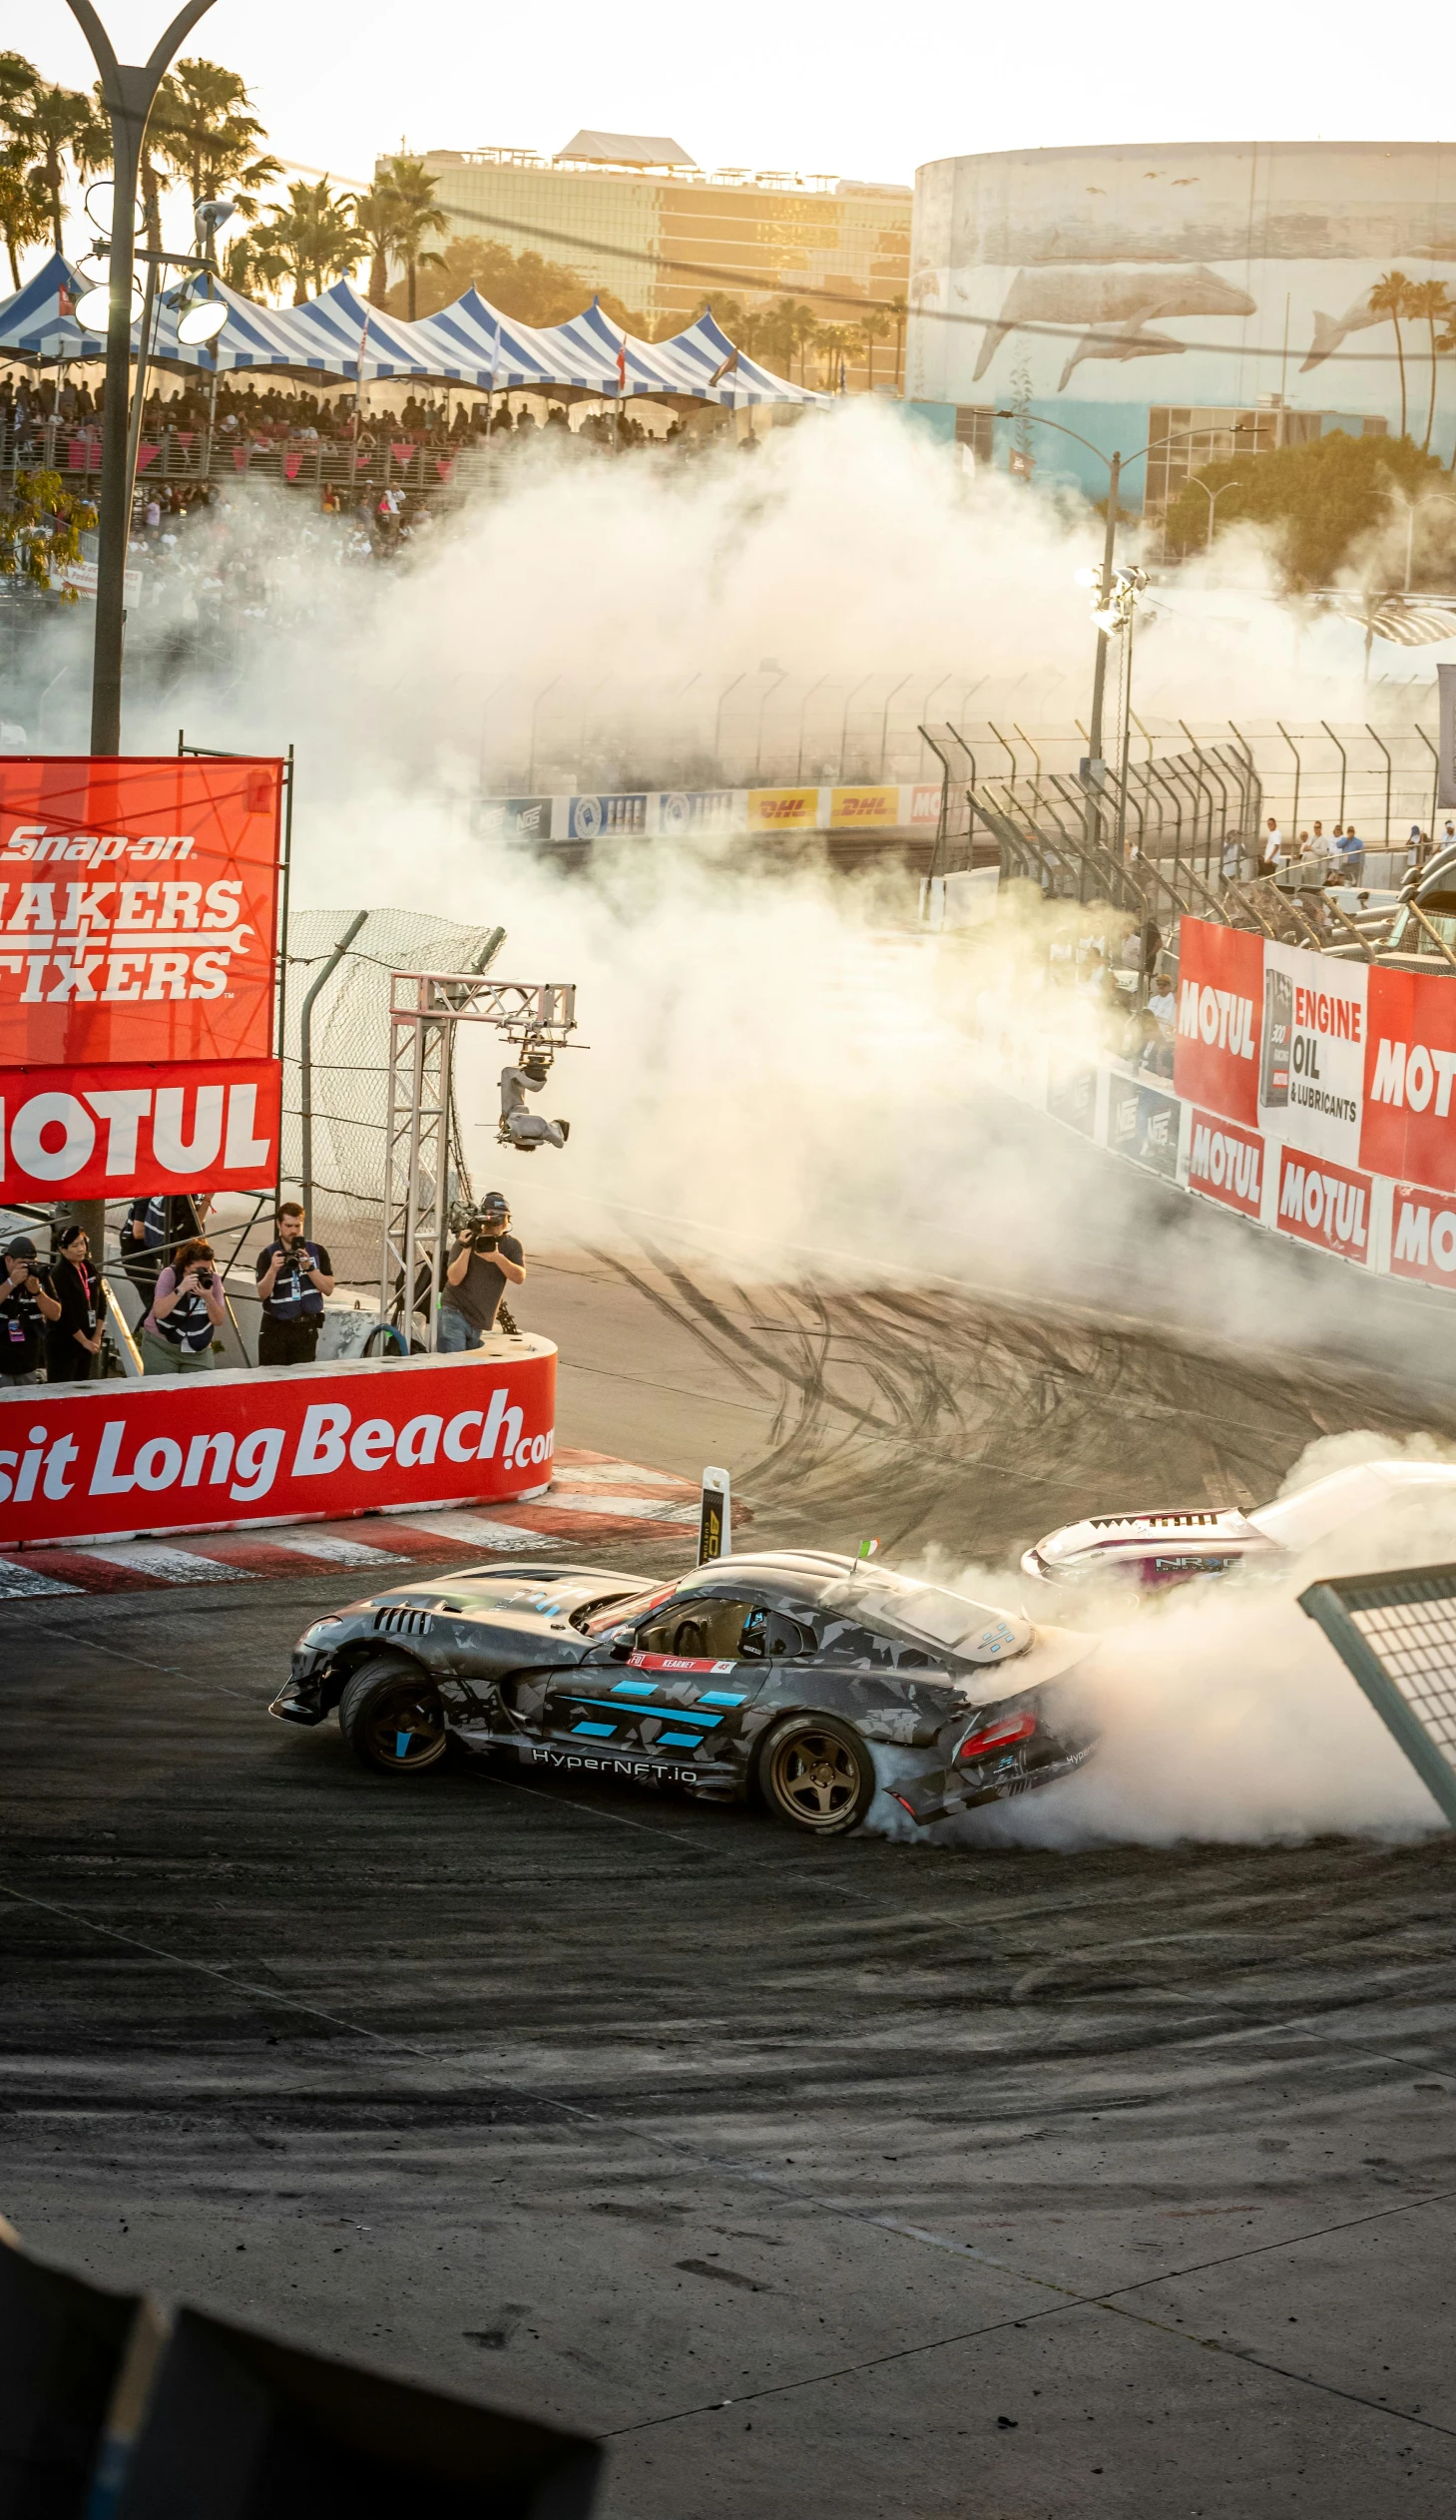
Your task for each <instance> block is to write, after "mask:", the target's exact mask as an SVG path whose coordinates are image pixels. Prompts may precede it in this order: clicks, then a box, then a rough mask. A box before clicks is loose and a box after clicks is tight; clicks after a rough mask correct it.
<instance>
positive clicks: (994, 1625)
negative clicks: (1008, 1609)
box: [844, 1583, 1031, 1662]
mask: <svg viewBox="0 0 1456 2520" xmlns="http://www.w3.org/2000/svg"><path fill="white" fill-rule="evenodd" d="M844 1594H845V1607H846V1609H847V1608H849V1607H850V1606H851V1604H852V1607H853V1610H854V1614H855V1616H856V1618H859V1619H862V1620H863V1622H864V1624H865V1626H866V1627H867V1628H873V1629H878V1630H879V1632H880V1634H881V1635H884V1636H896V1637H913V1638H915V1640H916V1641H917V1643H922V1644H929V1645H939V1646H943V1647H944V1649H945V1650H946V1652H947V1653H951V1654H967V1655H972V1656H974V1658H975V1660H976V1661H977V1662H996V1661H999V1660H1000V1658H1001V1657H1002V1656H1003V1655H1006V1654H1011V1653H1016V1652H1019V1650H1020V1648H1021V1647H1022V1646H1024V1645H1026V1644H1028V1643H1029V1641H1030V1637H1031V1630H1030V1628H1028V1627H1027V1626H1026V1624H1025V1622H1024V1621H1022V1620H1019V1619H1010V1618H1008V1617H1007V1615H1006V1613H1005V1612H1004V1611H1001V1610H993V1609H991V1608H989V1607H988V1605H987V1604H986V1603H985V1602H982V1601H970V1600H968V1599H967V1597H966V1595H965V1594H964V1593H948V1592H945V1591H944V1590H943V1589H942V1587H941V1586H940V1585H939V1584H912V1583H904V1584H897V1585H895V1586H894V1588H893V1589H890V1588H889V1587H887V1586H885V1587H880V1586H876V1585H873V1584H866V1585H864V1586H863V1588H862V1589H861V1588H860V1587H859V1586H858V1585H853V1586H850V1585H846V1586H845V1587H844Z"/></svg>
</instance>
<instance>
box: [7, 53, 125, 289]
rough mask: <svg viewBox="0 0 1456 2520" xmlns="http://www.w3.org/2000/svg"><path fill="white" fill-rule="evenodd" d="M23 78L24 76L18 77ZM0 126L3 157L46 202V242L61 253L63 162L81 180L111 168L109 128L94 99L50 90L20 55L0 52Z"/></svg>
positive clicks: (71, 90)
mask: <svg viewBox="0 0 1456 2520" xmlns="http://www.w3.org/2000/svg"><path fill="white" fill-rule="evenodd" d="M22 74H28V77H23V75H22ZM0 126H3V128H4V131H5V133H6V135H7V140H8V143H9V147H8V149H7V152H6V154H7V156H8V157H11V156H12V154H13V163H16V164H18V165H19V166H20V167H21V168H22V169H23V170H24V172H25V174H26V176H27V178H28V180H29V182H30V185H31V189H32V191H33V192H35V193H37V194H38V195H39V196H40V198H41V199H42V200H43V201H44V202H45V204H46V207H47V212H48V224H49V227H50V232H51V243H52V245H53V246H54V248H55V250H56V252H57V253H59V252H60V251H61V215H62V207H63V203H64V198H65V187H66V172H67V161H68V159H69V161H70V164H71V166H72V167H73V168H74V169H75V171H76V173H77V174H78V175H80V176H85V175H89V174H92V173H94V172H95V170H96V169H97V168H98V167H105V166H110V164H111V125H110V123H109V122H108V120H107V118H106V116H105V115H104V114H101V113H99V112H98V110H97V107H96V105H95V103H94V101H93V99H92V98H91V97H89V96H83V95H81V94H80V92H79V91H78V90H77V89H75V88H61V87H53V86H52V85H51V84H50V82H49V81H47V80H45V79H42V78H40V77H39V76H38V75H37V74H36V73H35V72H34V71H33V70H31V67H30V64H29V63H28V62H27V61H25V60H24V58H23V56H22V55H21V54H19V53H4V54H0Z"/></svg>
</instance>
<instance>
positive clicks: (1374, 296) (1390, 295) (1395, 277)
mask: <svg viewBox="0 0 1456 2520" xmlns="http://www.w3.org/2000/svg"><path fill="white" fill-rule="evenodd" d="M1366 302H1367V304H1368V305H1369V308H1370V312H1371V314H1372V315H1389V317H1390V319H1391V322H1392V323H1393V324H1394V326H1395V355H1396V358H1397V359H1398V360H1399V362H1400V434H1401V436H1402V437H1404V436H1405V434H1406V426H1405V343H1404V342H1403V341H1402V339H1401V337H1400V318H1401V316H1402V315H1403V314H1407V313H1408V312H1409V311H1410V282H1409V280H1408V279H1407V278H1406V276H1405V273H1404V271H1382V272H1381V274H1380V277H1379V278H1378V280H1377V281H1376V282H1375V285H1374V287H1373V288H1372V289H1371V291H1370V294H1369V297H1368V299H1367V301H1366Z"/></svg>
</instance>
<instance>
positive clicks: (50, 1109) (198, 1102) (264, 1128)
mask: <svg viewBox="0 0 1456 2520" xmlns="http://www.w3.org/2000/svg"><path fill="white" fill-rule="evenodd" d="M281 1077H282V1070H281V1068H280V1067H279V1065H278V1062H277V1060H276V1059H224V1060H219V1061H215V1062H213V1063H211V1064H209V1065H208V1066H206V1067H202V1066H198V1067H86V1068H4V1069H0V1195H3V1197H4V1198H6V1199H7V1200H10V1201H12V1202H14V1201H16V1200H37V1201H40V1202H42V1203H43V1202H45V1201H47V1200H52V1199H56V1198H65V1199H129V1198H132V1197H134V1196H135V1194H136V1193H137V1192H139V1191H146V1192H148V1193H149V1194H150V1193H152V1192H154V1191H169V1190H170V1191H184V1190H189V1191H190V1190H210V1191H219V1190H241V1191H242V1190H267V1189H269V1188H271V1186H272V1184H273V1183H274V1182H275V1181H276V1180H277V1178H278V1116H279V1114H278V1107H279V1102H280V1099H281Z"/></svg>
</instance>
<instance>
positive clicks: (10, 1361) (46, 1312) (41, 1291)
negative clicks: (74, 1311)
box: [0, 1234, 61, 1391]
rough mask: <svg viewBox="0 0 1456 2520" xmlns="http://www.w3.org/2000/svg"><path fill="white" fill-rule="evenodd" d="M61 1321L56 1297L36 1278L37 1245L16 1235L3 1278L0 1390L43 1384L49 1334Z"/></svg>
mask: <svg viewBox="0 0 1456 2520" xmlns="http://www.w3.org/2000/svg"><path fill="white" fill-rule="evenodd" d="M60 1317H61V1307H60V1305H59V1304H58V1303H57V1301H56V1298H55V1296H54V1295H53V1294H52V1293H51V1290H50V1288H49V1287H48V1286H47V1285H46V1283H45V1281H44V1279H43V1278H40V1277H38V1276H37V1275H36V1266H35V1245H34V1244H33V1243H32V1241H31V1239H30V1237H29V1235H28V1234H17V1235H16V1237H15V1239H14V1241H13V1242H11V1243H7V1244H6V1246H5V1274H4V1276H3V1277H0V1386H3V1387H4V1388H5V1389H6V1390H10V1391H13V1390H14V1389H15V1388H16V1386H17V1384H18V1383H22V1382H44V1380H45V1378H46V1377H45V1364H44V1349H45V1338H46V1330H47V1326H48V1324H49V1323H50V1322H52V1321H59V1319H60Z"/></svg>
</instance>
